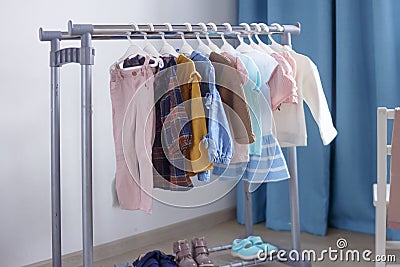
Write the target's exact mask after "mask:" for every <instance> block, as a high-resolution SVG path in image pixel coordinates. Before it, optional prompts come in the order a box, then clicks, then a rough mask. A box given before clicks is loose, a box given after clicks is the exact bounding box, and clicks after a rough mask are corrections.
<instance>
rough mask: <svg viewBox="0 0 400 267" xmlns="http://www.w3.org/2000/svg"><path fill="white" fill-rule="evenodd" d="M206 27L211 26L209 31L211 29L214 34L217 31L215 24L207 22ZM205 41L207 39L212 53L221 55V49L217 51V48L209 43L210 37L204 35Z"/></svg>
mask: <svg viewBox="0 0 400 267" xmlns="http://www.w3.org/2000/svg"><path fill="white" fill-rule="evenodd" d="M207 25H209V26H211V29H212V30H213V31H214V32H217V31H218V29H217V25H215V23H213V22H209V23H207ZM206 39H207V41H208V47H209V48H211V50H212V51H214V52H216V53H221V52H222V51H221V49H219V47H218V46H217V45H216V44H214V43H213V42H212V41H211V39H210V37H209V36H208V34H207V35H206Z"/></svg>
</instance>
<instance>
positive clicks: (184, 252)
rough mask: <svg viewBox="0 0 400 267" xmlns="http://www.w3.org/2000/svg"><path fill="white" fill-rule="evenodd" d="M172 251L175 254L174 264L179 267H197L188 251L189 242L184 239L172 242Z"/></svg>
mask: <svg viewBox="0 0 400 267" xmlns="http://www.w3.org/2000/svg"><path fill="white" fill-rule="evenodd" d="M173 251H174V253H175V254H176V262H177V263H178V266H179V267H197V264H196V262H195V261H194V260H193V257H192V253H191V251H190V246H189V242H188V241H187V240H186V239H185V240H179V241H176V242H174V245H173Z"/></svg>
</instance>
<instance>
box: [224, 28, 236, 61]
mask: <svg viewBox="0 0 400 267" xmlns="http://www.w3.org/2000/svg"><path fill="white" fill-rule="evenodd" d="M222 25H224V26H225V28H226V30H227V31H228V32H229V33H232V26H231V24H230V23H228V22H225V23H223V24H222ZM220 34H221V39H222V46H221V48H220V49H221V50H222V51H223V52H228V53H231V54H234V53H236V50H235V48H233V46H232V45H231V44H230V43H228V42H227V41H226V39H225V33H223V32H222V33H220Z"/></svg>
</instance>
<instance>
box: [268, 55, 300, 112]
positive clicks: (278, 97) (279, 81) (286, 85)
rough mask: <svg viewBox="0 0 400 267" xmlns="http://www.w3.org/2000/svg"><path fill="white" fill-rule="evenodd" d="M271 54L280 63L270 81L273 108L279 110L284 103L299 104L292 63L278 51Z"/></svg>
mask: <svg viewBox="0 0 400 267" xmlns="http://www.w3.org/2000/svg"><path fill="white" fill-rule="evenodd" d="M271 56H272V57H273V58H274V59H275V60H276V61H277V62H278V64H279V65H278V66H277V68H276V69H275V71H274V73H273V74H272V76H271V79H270V80H269V82H268V84H269V87H270V88H271V104H272V110H277V109H278V108H279V107H280V105H281V104H282V103H293V104H297V102H298V100H297V87H296V81H295V79H294V75H293V69H292V67H291V65H290V64H289V63H288V62H287V61H286V59H285V58H284V57H283V56H281V55H279V54H278V53H272V54H271Z"/></svg>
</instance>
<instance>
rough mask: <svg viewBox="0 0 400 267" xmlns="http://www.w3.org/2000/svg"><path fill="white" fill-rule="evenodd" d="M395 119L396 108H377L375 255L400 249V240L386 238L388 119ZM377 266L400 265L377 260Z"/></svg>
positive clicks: (388, 188) (389, 150)
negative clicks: (388, 250)
mask: <svg viewBox="0 0 400 267" xmlns="http://www.w3.org/2000/svg"><path fill="white" fill-rule="evenodd" d="M390 119H394V109H388V108H386V107H379V108H378V110H377V175H378V176H377V184H374V185H373V188H374V206H375V255H386V249H400V241H387V240H386V225H387V221H386V219H387V214H386V211H387V210H386V209H387V205H388V204H389V193H390V184H388V183H387V159H388V155H389V156H390V155H391V145H388V140H387V121H388V120H390ZM375 266H376V267H383V266H400V265H389V264H388V265H386V264H385V262H375Z"/></svg>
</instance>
